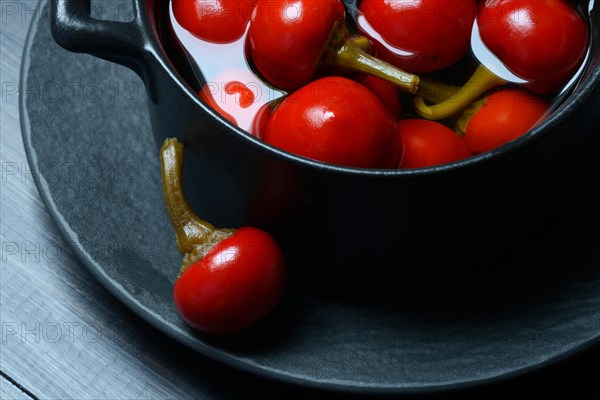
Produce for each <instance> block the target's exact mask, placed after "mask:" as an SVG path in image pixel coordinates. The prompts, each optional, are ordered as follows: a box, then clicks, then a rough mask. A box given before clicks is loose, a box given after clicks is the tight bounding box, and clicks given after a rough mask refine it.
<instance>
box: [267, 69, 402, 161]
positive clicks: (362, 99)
mask: <svg viewBox="0 0 600 400" xmlns="http://www.w3.org/2000/svg"><path fill="white" fill-rule="evenodd" d="M264 140H265V141H266V142H267V143H270V144H272V145H273V146H276V147H279V148H281V149H283V150H286V151H289V152H291V153H294V154H298V155H300V156H303V157H308V158H312V159H315V160H319V161H323V162H327V163H332V164H338V165H346V166H351V167H359V168H396V167H397V166H398V164H399V162H400V156H401V154H402V141H401V140H400V137H399V136H398V135H397V134H396V123H395V121H394V118H393V116H392V115H391V114H390V112H389V111H388V110H387V109H386V107H385V106H384V105H383V104H381V102H380V101H379V100H378V99H377V97H376V96H375V95H374V94H373V93H372V92H371V91H369V90H368V89H367V88H365V87H364V86H362V85H361V84H359V83H357V82H354V81H352V80H349V79H346V78H341V77H327V78H321V79H319V80H316V81H314V82H311V83H310V84H308V85H306V86H304V87H302V88H301V89H299V90H298V91H296V92H295V93H294V94H292V95H291V96H289V97H288V98H286V99H285V100H283V102H282V103H281V104H280V105H279V106H277V108H275V111H273V115H272V116H271V119H270V120H269V123H268V124H267V130H266V133H265V136H264Z"/></svg>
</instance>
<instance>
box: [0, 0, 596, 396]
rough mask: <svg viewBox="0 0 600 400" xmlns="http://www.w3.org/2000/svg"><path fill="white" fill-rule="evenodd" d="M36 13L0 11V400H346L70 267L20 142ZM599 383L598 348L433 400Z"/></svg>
mask: <svg viewBox="0 0 600 400" xmlns="http://www.w3.org/2000/svg"><path fill="white" fill-rule="evenodd" d="M37 3H38V2H37V1H35V0H26V1H9V0H1V1H0V5H1V17H0V18H1V21H0V47H1V70H0V73H1V85H2V92H1V100H0V107H1V117H0V121H1V128H0V129H1V136H0V137H1V139H0V140H1V144H0V157H1V166H2V177H1V188H2V190H1V200H0V205H1V235H0V238H1V246H2V261H1V269H0V322H1V338H0V374H1V376H0V398H2V399H22V398H24V399H28V398H39V399H57V398H74V399H155V398H156V399H159V398H160V399H162V398H176V399H183V398H195V399H198V398H202V399H241V398H259V396H262V395H264V394H265V393H267V392H269V393H271V394H275V395H276V396H277V397H280V398H310V399H314V398H347V396H342V395H336V394H332V393H323V392H316V391H312V390H307V389H303V388H298V387H291V386H287V385H284V384H281V383H276V382H271V381H267V380H264V379H260V378H256V377H254V376H251V375H248V374H246V373H242V372H239V371H236V370H234V369H231V368H229V367H225V366H222V365H220V364H218V363H216V362H214V361H212V360H209V359H206V358H205V357H203V356H201V355H198V354H195V353H193V352H191V351H190V350H188V349H187V348H185V347H183V346H182V345H180V344H179V343H176V342H174V341H173V340H171V339H169V338H167V337H166V336H164V335H162V334H161V333H159V332H158V331H156V330H155V329H154V328H152V327H151V326H149V325H148V324H147V323H145V322H144V321H142V320H141V319H140V318H138V317H137V316H136V315H135V314H133V313H132V312H130V311H129V310H128V309H127V308H125V307H124V306H123V305H122V304H120V303H119V302H118V301H117V300H115V299H114V298H113V297H112V296H111V295H110V294H109V293H108V292H107V291H106V290H104V289H103V288H102V287H101V286H100V285H99V284H98V283H97V282H96V281H95V280H94V278H93V277H92V276H91V275H90V274H89V273H88V272H87V270H86V269H85V268H84V267H83V266H82V264H81V263H80V262H79V261H78V260H77V259H76V258H75V257H74V255H73V253H72V252H71V250H70V248H69V246H68V244H67V243H65V241H63V239H62V237H61V236H60V234H59V231H58V230H57V228H56V226H55V224H54V222H53V221H52V219H51V218H50V216H49V215H48V213H47V212H46V210H45V208H44V205H43V203H42V201H41V199H40V196H39V194H38V192H37V189H36V186H35V184H34V182H33V178H32V175H31V172H30V169H29V166H28V164H27V159H26V157H25V152H24V148H23V143H22V139H21V130H20V125H19V110H18V94H17V93H18V88H19V68H20V62H21V53H22V49H23V45H24V41H25V37H26V34H27V29H28V27H29V25H30V24H31V22H32V18H33V12H34V10H35V8H36V6H37ZM597 371H600V348H599V347H598V346H596V348H593V349H591V350H589V351H587V352H585V353H583V354H580V355H577V356H575V357H572V358H570V359H568V360H566V361H564V362H562V363H560V364H557V365H554V366H552V367H550V368H547V369H545V370H543V371H539V372H536V373H534V374H530V375H528V376H525V377H522V378H518V379H513V380H511V381H509V382H505V383H502V384H496V385H493V386H487V387H482V388H478V389H472V390H469V391H466V392H454V393H450V394H448V393H441V394H437V395H435V396H434V397H436V398H444V399H445V398H460V399H464V398H469V399H470V398H473V399H474V398H477V399H479V398H486V399H489V398H506V397H507V396H510V395H514V394H515V393H519V394H531V395H532V396H533V395H535V396H536V397H538V396H544V395H549V394H559V395H560V394H563V395H564V396H565V398H566V396H567V395H568V394H571V393H572V391H573V390H574V389H575V388H577V389H578V390H579V391H581V392H582V393H585V395H584V394H582V395H581V396H577V397H576V398H584V399H599V398H600V385H598V384H597V383H594V379H593V378H597ZM596 380H597V379H596ZM569 398H575V397H571V396H569Z"/></svg>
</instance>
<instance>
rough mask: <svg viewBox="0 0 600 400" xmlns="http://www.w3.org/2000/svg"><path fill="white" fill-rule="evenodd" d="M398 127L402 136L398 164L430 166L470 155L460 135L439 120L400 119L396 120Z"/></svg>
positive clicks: (413, 166)
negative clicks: (401, 154)
mask: <svg viewBox="0 0 600 400" xmlns="http://www.w3.org/2000/svg"><path fill="white" fill-rule="evenodd" d="M398 131H399V132H400V134H401V135H402V137H403V138H404V159H403V160H402V165H401V168H424V167H432V166H435V165H442V164H447V163H450V162H454V161H459V160H462V159H465V158H468V157H470V156H471V152H470V151H469V148H468V147H467V145H466V144H465V142H464V141H463V139H462V138H461V137H460V136H458V135H457V134H456V133H454V131H452V130H451V129H450V128H447V127H446V126H444V125H442V124H440V123H438V122H434V121H428V120H423V119H403V120H401V121H400V122H398Z"/></svg>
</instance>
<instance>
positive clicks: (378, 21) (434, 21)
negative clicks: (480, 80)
mask: <svg viewBox="0 0 600 400" xmlns="http://www.w3.org/2000/svg"><path fill="white" fill-rule="evenodd" d="M476 14H477V3H476V2H475V0H444V1H440V0H402V1H382V0H362V1H361V3H360V13H359V14H358V17H357V25H358V28H359V30H360V32H361V33H362V34H363V35H365V36H367V37H369V38H370V39H371V40H372V41H373V43H374V46H375V49H376V53H375V54H376V55H377V57H380V58H381V59H383V60H385V61H387V62H389V63H392V64H393V65H396V66H397V67H399V68H402V69H404V70H406V71H409V72H413V73H422V72H432V71H436V70H440V69H443V68H446V67H448V66H450V65H452V64H454V63H456V62H457V61H459V60H460V59H461V58H463V57H464V56H465V54H467V52H468V51H469V45H470V39H471V28H472V26H473V21H474V20H475V15H476Z"/></svg>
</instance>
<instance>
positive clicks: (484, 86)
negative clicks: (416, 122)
mask: <svg viewBox="0 0 600 400" xmlns="http://www.w3.org/2000/svg"><path fill="white" fill-rule="evenodd" d="M506 83H507V82H506V81H505V80H504V79H502V78H499V77H498V76H496V75H494V74H493V73H492V72H490V71H489V70H488V69H487V68H486V67H484V66H483V65H479V67H477V70H476V71H475V72H474V73H473V75H472V76H471V78H469V80H468V81H467V83H465V85H464V86H463V87H461V88H460V89H459V90H458V91H457V92H455V93H454V94H453V95H451V96H450V97H449V98H448V99H446V100H444V101H442V102H441V103H438V104H435V105H431V106H430V105H427V104H426V103H425V98H424V96H420V95H419V96H415V98H414V106H415V110H416V111H417V113H419V115H421V116H422V117H423V118H426V119H431V120H438V119H444V118H447V117H450V116H452V115H454V114H456V113H458V112H459V111H462V110H464V109H465V108H466V107H468V106H469V105H470V104H471V103H472V102H473V101H474V100H476V99H477V98H478V97H480V96H481V95H482V94H484V93H485V92H487V91H488V90H490V89H492V88H494V87H498V86H502V85H505V84H506Z"/></svg>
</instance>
